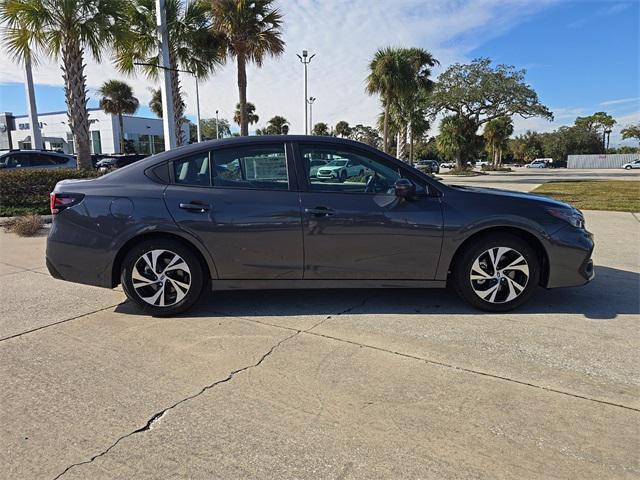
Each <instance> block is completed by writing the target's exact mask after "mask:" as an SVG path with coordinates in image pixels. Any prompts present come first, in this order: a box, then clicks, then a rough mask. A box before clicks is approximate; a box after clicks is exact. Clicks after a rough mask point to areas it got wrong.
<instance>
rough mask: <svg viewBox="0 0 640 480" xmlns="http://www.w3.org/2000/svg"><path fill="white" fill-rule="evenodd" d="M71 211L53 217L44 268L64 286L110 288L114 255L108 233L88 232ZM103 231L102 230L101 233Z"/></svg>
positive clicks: (87, 227) (77, 216) (75, 213)
mask: <svg viewBox="0 0 640 480" xmlns="http://www.w3.org/2000/svg"><path fill="white" fill-rule="evenodd" d="M73 208H74V207H72V208H70V209H68V210H65V211H64V212H62V213H60V214H58V215H56V216H55V218H54V220H53V222H52V224H51V230H50V231H49V236H48V237H47V250H46V264H47V269H48V270H49V273H50V274H51V276H52V277H54V278H57V279H60V280H66V281H68V282H75V283H83V284H86V285H95V286H97V287H105V288H113V284H112V278H111V277H112V266H113V260H114V258H115V252H114V251H113V250H112V249H110V248H109V246H110V244H111V242H112V238H111V236H110V235H109V233H108V231H106V232H105V231H102V230H101V229H99V228H98V229H95V230H94V229H92V228H89V227H90V225H88V224H85V223H83V222H81V221H78V219H79V218H81V217H80V216H79V215H78V213H77V212H74V211H72V210H73ZM105 230H106V229H105Z"/></svg>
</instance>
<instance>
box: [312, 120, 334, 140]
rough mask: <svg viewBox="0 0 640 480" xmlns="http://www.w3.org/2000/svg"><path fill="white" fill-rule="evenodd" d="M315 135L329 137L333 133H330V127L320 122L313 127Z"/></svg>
mask: <svg viewBox="0 0 640 480" xmlns="http://www.w3.org/2000/svg"><path fill="white" fill-rule="evenodd" d="M313 134H314V135H321V136H325V137H327V136H329V135H331V133H330V132H329V125H327V124H326V123H324V122H318V123H316V124H315V125H314V126H313Z"/></svg>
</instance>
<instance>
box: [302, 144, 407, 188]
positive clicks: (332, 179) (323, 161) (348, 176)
mask: <svg viewBox="0 0 640 480" xmlns="http://www.w3.org/2000/svg"><path fill="white" fill-rule="evenodd" d="M300 149H301V154H302V158H303V160H304V168H305V171H306V172H307V178H308V179H309V188H310V190H311V191H317V192H343V193H377V194H393V193H394V188H393V186H394V184H395V182H396V180H398V179H399V178H400V176H401V175H400V173H399V172H398V170H397V169H396V168H394V167H393V166H390V165H387V164H386V163H383V162H382V161H380V160H378V159H377V158H375V157H374V156H372V155H368V154H367V153H356V152H354V151H350V150H342V149H339V148H335V147H314V146H305V145H301V147H300ZM318 162H320V165H318Z"/></svg>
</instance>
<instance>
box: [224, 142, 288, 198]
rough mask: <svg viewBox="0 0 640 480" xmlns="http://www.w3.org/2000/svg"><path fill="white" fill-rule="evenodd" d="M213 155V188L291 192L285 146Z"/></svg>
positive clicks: (226, 151)
mask: <svg viewBox="0 0 640 480" xmlns="http://www.w3.org/2000/svg"><path fill="white" fill-rule="evenodd" d="M211 155H212V164H213V165H214V171H213V186H214V187H220V188H256V189H263V190H287V189H288V188H289V175H288V173H287V158H286V155H285V150H284V145H260V146H247V147H239V148H233V149H225V150H215V151H213V152H212V153H211Z"/></svg>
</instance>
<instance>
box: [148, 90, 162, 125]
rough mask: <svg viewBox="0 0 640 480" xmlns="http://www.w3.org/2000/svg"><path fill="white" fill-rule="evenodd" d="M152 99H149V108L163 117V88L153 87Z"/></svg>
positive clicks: (159, 116)
mask: <svg viewBox="0 0 640 480" xmlns="http://www.w3.org/2000/svg"><path fill="white" fill-rule="evenodd" d="M150 90H151V100H149V109H150V110H151V111H152V112H153V113H155V114H156V116H157V117H158V118H162V90H160V89H159V88H151V89H150Z"/></svg>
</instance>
